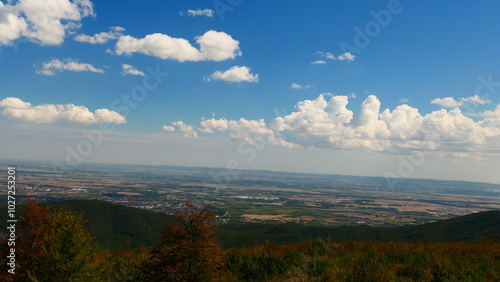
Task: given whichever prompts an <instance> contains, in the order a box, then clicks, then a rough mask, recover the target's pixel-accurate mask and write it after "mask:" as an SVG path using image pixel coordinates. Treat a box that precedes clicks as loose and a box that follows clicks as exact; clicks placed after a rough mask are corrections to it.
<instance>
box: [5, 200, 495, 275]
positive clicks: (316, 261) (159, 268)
mask: <svg viewBox="0 0 500 282" xmlns="http://www.w3.org/2000/svg"><path fill="white" fill-rule="evenodd" d="M214 219H215V214H214V212H213V211H211V210H210V209H208V208H207V207H196V206H195V205H193V204H190V203H186V204H185V205H184V206H183V207H182V208H181V209H179V210H177V211H176V221H175V223H171V224H168V225H167V226H166V227H165V229H164V230H163V232H162V237H161V240H160V242H159V243H158V247H156V248H149V249H145V248H142V249H139V250H136V251H116V252H110V251H108V250H102V249H100V248H99V247H98V245H97V244H96V243H95V241H94V240H93V238H92V237H91V235H90V233H89V232H88V231H87V230H86V229H85V227H84V221H83V219H82V218H81V217H80V216H79V215H77V214H76V213H75V212H72V211H70V210H68V209H66V208H64V207H58V208H53V209H49V208H48V207H41V206H39V205H37V204H36V203H35V202H34V201H33V200H31V199H29V200H28V205H27V208H26V211H25V212H24V213H23V216H22V217H21V219H20V220H19V222H20V224H21V227H20V229H19V230H18V232H17V246H16V255H17V257H16V274H15V275H12V274H10V273H8V272H7V255H8V249H9V248H8V245H7V244H8V242H7V240H6V238H2V241H1V242H0V243H1V244H2V250H1V258H0V260H1V263H2V266H1V268H2V272H1V273H0V281H498V280H500V242H498V241H484V242H475V243H472V242H446V243H426V244H424V243H393V242H389V243H381V242H371V243H367V242H365V243H361V242H342V243H337V242H334V241H331V240H329V239H325V238H319V239H317V240H310V241H307V242H303V243H295V244H286V245H279V244H275V243H270V242H268V243H266V244H263V245H259V246H255V247H249V248H231V249H226V250H223V249H222V248H221V245H220V244H219V242H218V241H217V239H216V225H215V224H214Z"/></svg>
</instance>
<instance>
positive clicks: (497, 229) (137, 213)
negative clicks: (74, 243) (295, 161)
mask: <svg viewBox="0 0 500 282" xmlns="http://www.w3.org/2000/svg"><path fill="white" fill-rule="evenodd" d="M47 205H49V206H50V207H59V206H64V207H66V208H68V209H70V210H73V211H75V212H77V213H78V214H80V215H81V216H82V217H83V219H84V220H85V221H86V227H87V229H88V230H89V231H90V232H91V234H92V235H93V236H94V237H95V238H96V241H97V243H98V244H99V245H100V246H101V247H102V248H103V249H109V250H133V249H138V248H141V247H156V246H157V244H158V243H159V241H160V237H161V230H162V229H163V228H164V227H165V225H166V224H168V223H172V222H173V221H174V217H173V216H171V215H167V214H163V213H156V212H151V211H147V210H143V209H139V208H132V207H126V206H123V205H119V204H113V203H110V202H106V201H101V200H66V201H59V202H52V203H49V204H47ZM5 214H6V213H5ZM4 222H5V221H4ZM2 227H3V226H2ZM2 230H5V228H2ZM218 237H219V240H220V242H221V244H222V245H223V246H224V247H226V248H228V247H247V246H248V247H249V246H254V245H258V244H264V243H265V242H267V241H269V242H275V243H295V242H300V241H306V240H310V239H316V238H329V240H332V241H339V242H340V241H346V240H355V241H395V242H417V241H420V242H448V241H479V240H500V211H486V212H479V213H476V214H471V215H466V216H461V217H457V218H453V219H446V220H441V221H436V222H433V223H427V224H422V225H408V226H401V227H370V226H342V227H318V226H307V225H302V224H297V223H284V224H261V223H239V222H233V223H224V224H220V225H219V226H218Z"/></svg>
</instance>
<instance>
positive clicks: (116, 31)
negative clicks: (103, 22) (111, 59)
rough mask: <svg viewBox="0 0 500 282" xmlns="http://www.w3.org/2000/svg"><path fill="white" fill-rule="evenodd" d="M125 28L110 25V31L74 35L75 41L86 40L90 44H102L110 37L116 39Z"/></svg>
mask: <svg viewBox="0 0 500 282" xmlns="http://www.w3.org/2000/svg"><path fill="white" fill-rule="evenodd" d="M123 31H125V29H124V28H123V27H120V26H113V27H111V30H110V31H106V32H104V31H103V32H100V33H96V34H94V35H86V34H79V35H77V36H75V38H74V39H75V41H78V42H86V43H90V44H104V43H106V42H108V41H109V40H111V39H117V38H118V37H120V36H122V35H123Z"/></svg>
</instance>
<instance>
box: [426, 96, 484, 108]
mask: <svg viewBox="0 0 500 282" xmlns="http://www.w3.org/2000/svg"><path fill="white" fill-rule="evenodd" d="M431 103H432V104H436V105H439V106H441V107H444V108H457V107H462V106H464V105H467V104H469V105H475V104H480V105H484V104H488V103H491V101H490V100H488V99H486V100H483V99H481V97H479V96H478V95H474V96H472V97H466V98H460V99H458V100H455V98H453V97H446V98H436V99H434V100H432V101H431Z"/></svg>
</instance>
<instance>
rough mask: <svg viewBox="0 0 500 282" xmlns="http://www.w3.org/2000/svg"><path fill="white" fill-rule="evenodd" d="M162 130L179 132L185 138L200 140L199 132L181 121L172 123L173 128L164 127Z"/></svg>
mask: <svg viewBox="0 0 500 282" xmlns="http://www.w3.org/2000/svg"><path fill="white" fill-rule="evenodd" d="M162 129H163V130H165V131H167V132H175V131H177V130H178V131H179V132H180V133H181V134H182V136H183V137H191V138H198V132H196V129H194V127H193V126H192V125H189V124H185V123H184V122H183V121H180V120H179V121H174V122H172V123H171V126H169V125H164V126H162Z"/></svg>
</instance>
